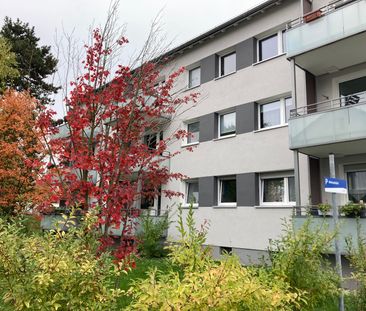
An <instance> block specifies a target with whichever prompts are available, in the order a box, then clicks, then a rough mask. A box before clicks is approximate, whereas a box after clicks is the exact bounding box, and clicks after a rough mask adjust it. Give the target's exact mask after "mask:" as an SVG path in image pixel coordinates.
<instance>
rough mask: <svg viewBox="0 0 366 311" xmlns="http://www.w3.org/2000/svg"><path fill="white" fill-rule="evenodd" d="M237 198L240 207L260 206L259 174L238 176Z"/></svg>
mask: <svg viewBox="0 0 366 311" xmlns="http://www.w3.org/2000/svg"><path fill="white" fill-rule="evenodd" d="M236 198H237V205H238V206H257V205H259V178H258V174H257V173H245V174H238V175H236Z"/></svg>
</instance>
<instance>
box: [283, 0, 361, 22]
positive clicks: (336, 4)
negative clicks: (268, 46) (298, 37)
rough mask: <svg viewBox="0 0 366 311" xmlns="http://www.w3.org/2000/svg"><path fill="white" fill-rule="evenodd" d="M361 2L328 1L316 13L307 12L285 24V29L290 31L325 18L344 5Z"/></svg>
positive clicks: (351, 0)
mask: <svg viewBox="0 0 366 311" xmlns="http://www.w3.org/2000/svg"><path fill="white" fill-rule="evenodd" d="M359 1H362V0H335V1H330V2H329V3H328V4H327V5H325V6H323V7H321V8H319V9H318V10H316V11H313V12H309V13H308V14H305V15H304V16H300V17H298V18H296V19H294V20H292V21H291V22H289V23H287V25H286V28H287V29H292V28H295V27H298V26H300V25H301V24H304V23H309V22H311V21H313V20H315V19H317V18H320V17H322V16H326V15H328V14H330V13H332V12H334V11H336V10H338V9H340V8H343V7H345V6H346V5H349V4H351V3H354V2H359Z"/></svg>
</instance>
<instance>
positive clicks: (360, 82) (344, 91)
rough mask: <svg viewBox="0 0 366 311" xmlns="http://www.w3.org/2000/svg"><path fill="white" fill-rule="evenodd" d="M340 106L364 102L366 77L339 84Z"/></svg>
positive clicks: (365, 98)
mask: <svg viewBox="0 0 366 311" xmlns="http://www.w3.org/2000/svg"><path fill="white" fill-rule="evenodd" d="M339 94H340V96H341V98H342V106H348V105H352V104H358V103H361V102H366V77H361V78H357V79H353V80H349V81H346V82H342V83H339Z"/></svg>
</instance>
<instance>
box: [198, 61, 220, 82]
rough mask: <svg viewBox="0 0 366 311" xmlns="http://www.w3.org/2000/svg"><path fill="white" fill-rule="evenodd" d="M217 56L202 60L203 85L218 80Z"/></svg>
mask: <svg viewBox="0 0 366 311" xmlns="http://www.w3.org/2000/svg"><path fill="white" fill-rule="evenodd" d="M217 67H218V66H217V55H215V54H214V55H210V56H208V57H206V58H204V59H202V60H201V84H203V83H206V82H208V81H211V80H213V79H215V78H216V70H218V68H217Z"/></svg>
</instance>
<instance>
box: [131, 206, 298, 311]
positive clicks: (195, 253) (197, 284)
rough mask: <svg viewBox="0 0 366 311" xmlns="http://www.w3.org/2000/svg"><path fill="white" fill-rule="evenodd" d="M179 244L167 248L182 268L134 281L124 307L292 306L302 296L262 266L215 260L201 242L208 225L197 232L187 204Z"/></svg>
mask: <svg viewBox="0 0 366 311" xmlns="http://www.w3.org/2000/svg"><path fill="white" fill-rule="evenodd" d="M178 229H179V231H180V234H181V237H180V240H179V241H178V243H174V244H172V245H171V246H170V247H169V250H170V251H171V253H170V254H169V258H170V260H171V261H172V262H173V263H174V264H178V265H179V266H180V267H182V270H183V273H182V275H180V274H179V273H178V272H175V271H174V270H173V269H171V270H170V271H168V272H165V273H161V272H159V271H157V269H154V270H152V271H150V272H149V277H148V278H147V279H145V280H138V281H136V282H135V283H134V285H133V286H132V287H131V288H130V290H129V292H130V294H131V295H132V297H133V301H132V303H131V305H130V306H129V310H248V311H249V310H293V309H294V308H296V307H298V306H299V301H300V300H301V296H300V295H299V292H297V291H290V290H289V284H288V283H286V282H284V281H283V280H282V279H281V278H279V277H275V278H272V275H270V274H269V273H267V271H266V270H265V269H260V268H256V269H249V268H245V267H243V266H242V265H241V264H240V262H239V260H238V258H237V257H236V256H228V255H227V256H225V257H224V259H223V260H221V261H214V260H213V259H212V258H211V257H210V256H209V254H208V250H207V248H202V243H203V242H205V238H206V233H207V228H206V227H205V226H203V227H201V230H197V229H196V226H195V222H194V218H193V211H192V208H191V209H190V210H189V212H188V215H187V217H186V224H184V221H183V219H182V212H181V210H180V212H179V220H178Z"/></svg>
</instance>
